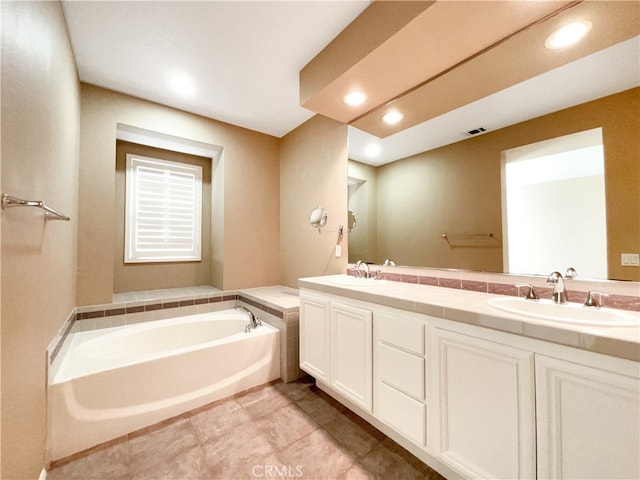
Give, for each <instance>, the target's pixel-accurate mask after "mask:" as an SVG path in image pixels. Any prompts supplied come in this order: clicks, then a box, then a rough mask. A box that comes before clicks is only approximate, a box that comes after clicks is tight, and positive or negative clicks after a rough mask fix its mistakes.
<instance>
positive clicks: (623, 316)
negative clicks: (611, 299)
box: [487, 297, 640, 327]
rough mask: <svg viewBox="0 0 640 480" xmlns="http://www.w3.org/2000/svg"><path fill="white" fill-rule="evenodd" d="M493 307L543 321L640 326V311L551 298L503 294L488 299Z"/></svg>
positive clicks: (488, 302) (603, 325)
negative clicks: (507, 295) (593, 306)
mask: <svg viewBox="0 0 640 480" xmlns="http://www.w3.org/2000/svg"><path fill="white" fill-rule="evenodd" d="M487 305H489V306H490V307H493V308H496V309H498V310H502V311H503V312H509V313H515V314H518V315H525V316H527V317H533V318H539V319H541V320H552V321H558V322H566V323H575V324H580V325H590V326H594V327H595V326H597V327H629V326H639V325H640V313H638V312H625V311H621V310H612V309H609V308H592V307H584V306H582V305H580V304H577V303H563V304H560V305H559V304H556V303H553V302H552V301H551V300H538V301H534V300H525V299H523V298H514V297H500V298H491V299H489V300H487Z"/></svg>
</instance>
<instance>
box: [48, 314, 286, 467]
mask: <svg viewBox="0 0 640 480" xmlns="http://www.w3.org/2000/svg"><path fill="white" fill-rule="evenodd" d="M247 323H248V316H247V314H246V313H243V312H241V311H238V310H224V311H220V312H214V313H204V314H198V315H189V316H185V317H177V318H172V319H167V320H157V321H153V322H147V323H141V324H135V325H128V326H124V327H114V328H106V329H102V330H94V331H90V332H81V333H74V334H71V335H70V336H69V338H68V339H67V342H68V343H67V345H65V348H64V352H63V353H62V355H61V357H62V358H61V359H60V361H58V360H56V365H55V367H54V369H53V370H52V371H51V374H50V381H49V385H48V415H49V422H48V429H49V443H48V450H49V456H50V459H51V460H58V459H60V458H64V457H66V456H69V455H71V454H74V453H76V452H80V451H82V450H85V449H87V448H90V447H93V446H95V445H99V444H101V443H104V442H107V441H109V440H112V439H114V438H117V437H120V436H122V435H124V434H126V433H129V432H132V431H135V430H138V429H140V428H143V427H146V426H149V425H153V424H154V423H157V422H160V421H161V420H164V419H167V418H171V417H173V416H176V415H179V414H181V413H184V412H187V411H189V410H192V409H194V408H197V407H200V406H202V405H206V404H207V403H210V402H213V401H215V400H218V399H220V398H224V397H227V396H229V395H233V394H235V393H238V392H241V391H243V390H246V389H247V388H251V387H254V386H257V385H261V384H263V383H266V382H269V381H271V380H275V379H277V378H278V377H279V376H280V364H279V359H280V347H279V346H280V339H279V335H280V333H279V331H278V330H277V329H276V328H274V327H272V326H270V325H268V324H263V325H262V326H260V327H258V328H256V329H253V330H251V331H250V332H248V333H245V331H244V330H245V326H246V325H247Z"/></svg>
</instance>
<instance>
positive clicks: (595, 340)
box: [298, 275, 640, 361]
mask: <svg viewBox="0 0 640 480" xmlns="http://www.w3.org/2000/svg"><path fill="white" fill-rule="evenodd" d="M341 277H346V275H329V276H323V277H311V278H301V279H299V280H298V286H299V287H300V288H301V289H310V290H315V291H318V292H323V293H328V294H333V295H340V296H342V297H346V298H352V299H355V300H360V301H364V302H370V303H375V304H379V305H384V306H387V307H393V308H398V309H402V310H407V311H411V312H417V313H421V314H425V315H431V316H434V317H439V318H444V319H447V320H451V321H455V322H461V323H466V324H469V325H475V326H479V327H485V328H490V329H493V330H499V331H503V332H507V333H513V334H516V335H522V336H525V337H529V338H534V339H538V340H543V341H547V342H553V343H557V344H561V345H566V346H569V347H575V348H580V349H583V350H589V351H592V352H597V353H602V354H605V355H611V356H615V357H619V358H624V359H628V360H633V361H640V312H626V313H628V314H631V315H635V316H637V317H638V325H636V326H632V327H608V326H607V327H600V326H591V325H589V326H586V325H581V324H577V323H568V322H561V321H555V320H542V319H538V318H533V317H528V316H524V315H519V314H512V313H508V312H504V311H501V310H498V309H496V308H494V307H491V306H490V305H488V304H487V303H486V302H487V300H488V299H491V298H496V297H500V296H499V295H495V294H489V293H480V292H473V291H465V290H457V289H449V288H443V287H434V286H430V285H419V284H414V283H404V282H394V281H388V280H385V281H384V282H381V283H380V284H376V285H373V286H346V285H341V284H336V283H334V282H336V280H338V281H339V279H340V278H341ZM522 301H523V302H524V301H525V300H522ZM603 310H604V309H603Z"/></svg>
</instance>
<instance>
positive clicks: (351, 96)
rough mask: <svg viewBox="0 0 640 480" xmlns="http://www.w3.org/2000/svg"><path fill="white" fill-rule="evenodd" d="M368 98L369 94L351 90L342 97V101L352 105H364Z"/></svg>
mask: <svg viewBox="0 0 640 480" xmlns="http://www.w3.org/2000/svg"><path fill="white" fill-rule="evenodd" d="M366 100H367V96H366V95H365V94H364V93H362V92H350V93H347V94H346V95H345V96H344V97H342V101H343V102H344V103H346V104H347V105H350V106H352V107H357V106H358V105H362V104H363V103H364V102H365V101H366Z"/></svg>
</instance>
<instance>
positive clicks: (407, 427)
mask: <svg viewBox="0 0 640 480" xmlns="http://www.w3.org/2000/svg"><path fill="white" fill-rule="evenodd" d="M374 414H375V415H376V416H378V417H379V418H380V419H382V420H383V421H384V422H385V423H387V424H388V425H389V426H391V427H393V428H394V429H395V430H397V431H398V433H401V434H402V435H405V436H406V437H408V438H409V439H410V440H412V441H413V442H415V443H417V444H418V445H421V446H424V445H425V421H426V417H425V414H426V406H425V405H424V403H421V402H418V401H417V400H415V399H413V398H411V397H409V396H408V395H405V394H404V393H402V392H400V391H398V390H396V389H395V388H393V387H390V386H389V385H387V384H385V383H383V382H380V381H378V382H376V397H375V401H374Z"/></svg>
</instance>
